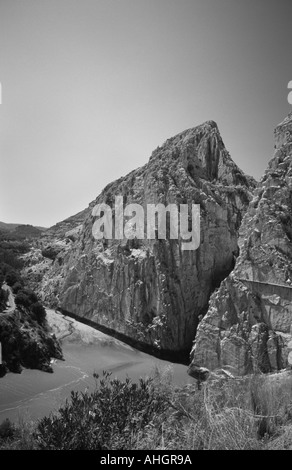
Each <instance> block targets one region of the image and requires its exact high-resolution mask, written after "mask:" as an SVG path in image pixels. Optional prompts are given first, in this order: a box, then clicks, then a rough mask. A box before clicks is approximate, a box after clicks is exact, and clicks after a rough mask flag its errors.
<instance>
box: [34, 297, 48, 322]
mask: <svg viewBox="0 0 292 470" xmlns="http://www.w3.org/2000/svg"><path fill="white" fill-rule="evenodd" d="M31 312H32V313H33V315H34V316H35V318H36V320H37V322H38V323H40V324H42V323H43V322H44V320H45V318H46V310H45V308H44V307H43V306H42V304H41V303H40V302H35V303H34V304H32V306H31Z"/></svg>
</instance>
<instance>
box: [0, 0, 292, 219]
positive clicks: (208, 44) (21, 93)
mask: <svg viewBox="0 0 292 470" xmlns="http://www.w3.org/2000/svg"><path fill="white" fill-rule="evenodd" d="M291 46H292V2H291V0H0V83H1V86H2V103H1V104H0V220H1V221H4V222H10V223H29V224H33V225H38V226H44V227H49V226H51V225H53V224H55V223H56V222H59V221H61V220H63V219H65V218H66V217H69V216H70V215H73V214H75V213H77V212H79V211H80V210H82V209H84V208H85V207H87V206H88V204H89V202H91V201H92V200H94V199H95V198H96V197H97V196H98V194H99V193H100V192H101V190H102V189H103V187H104V186H106V185H107V184H108V183H109V182H111V181H113V180H114V179H117V178H119V177H120V176H123V175H126V174H127V173H128V172H130V171H132V170H133V169H135V168H137V167H140V166H142V165H144V164H145V163H146V162H147V161H148V159H149V157H150V155H151V152H152V151H153V150H154V149H155V148H156V147H158V146H160V145H162V144H163V142H165V140H166V139H167V138H169V137H172V136H173V135H175V134H177V133H179V132H181V131H183V130H185V129H188V128H191V127H195V126H197V125H199V124H201V123H203V122H204V121H206V120H209V119H212V120H214V121H216V122H217V124H218V127H219V130H220V133H221V136H222V138H223V141H224V143H225V146H226V148H227V150H228V151H229V152H230V154H231V157H232V158H233V160H234V161H235V162H236V163H237V165H238V166H239V167H240V168H241V169H242V170H243V171H244V172H246V173H248V174H250V175H252V176H254V177H255V178H257V179H259V178H260V177H261V175H262V174H263V172H264V170H265V168H266V167H267V164H268V162H269V160H270V159H271V158H272V156H273V145H274V144H273V131H274V128H275V126H276V125H277V124H278V123H279V122H281V121H282V120H283V119H284V118H285V117H286V115H287V114H288V113H289V111H291V110H292V108H291V104H289V103H288V100H287V96H288V92H289V90H288V88H287V86H288V82H290V81H291V80H292V60H291V59H292V57H291V55H292V54H291Z"/></svg>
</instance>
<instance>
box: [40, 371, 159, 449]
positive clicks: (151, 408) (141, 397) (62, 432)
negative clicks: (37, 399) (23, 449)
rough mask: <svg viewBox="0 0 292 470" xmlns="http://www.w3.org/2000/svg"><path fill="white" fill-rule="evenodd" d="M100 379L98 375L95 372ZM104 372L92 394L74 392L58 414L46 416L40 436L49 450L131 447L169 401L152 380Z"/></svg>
mask: <svg viewBox="0 0 292 470" xmlns="http://www.w3.org/2000/svg"><path fill="white" fill-rule="evenodd" d="M94 376H95V378H96V379H98V375H94ZM110 376H111V374H110V373H108V372H103V377H102V378H101V379H100V381H99V385H98V386H97V387H96V389H95V391H94V392H93V393H91V394H89V393H87V392H85V393H79V392H71V400H70V401H66V403H65V405H64V406H63V407H62V408H60V409H59V411H58V414H56V415H51V416H50V417H45V418H43V419H42V420H41V421H40V423H39V424H38V427H37V431H36V439H37V442H38V445H39V447H40V448H41V449H47V450H53V449H58V450H73V449H87V450H93V449H96V450H107V449H111V450H114V449H130V448H132V442H133V440H134V439H135V435H136V433H137V432H138V431H139V432H141V431H142V430H143V429H144V428H145V426H146V425H147V424H149V423H150V422H151V421H152V420H153V418H154V417H155V415H156V414H161V413H162V412H163V411H164V410H165V408H166V406H167V402H166V400H165V398H164V397H163V396H159V394H158V393H157V391H156V390H155V388H154V387H153V386H152V380H151V379H145V380H144V379H140V381H139V384H136V383H132V382H131V380H130V379H128V378H127V379H126V380H125V382H121V381H120V380H119V379H117V378H114V379H111V378H110Z"/></svg>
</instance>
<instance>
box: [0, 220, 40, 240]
mask: <svg viewBox="0 0 292 470" xmlns="http://www.w3.org/2000/svg"><path fill="white" fill-rule="evenodd" d="M45 230H46V229H45V228H43V227H34V226H33V225H29V224H7V223H5V222H0V235H1V237H2V238H3V237H5V236H8V235H9V238H11V237H12V238H21V239H24V238H38V237H40V236H41V234H42V233H43V232H44V231H45Z"/></svg>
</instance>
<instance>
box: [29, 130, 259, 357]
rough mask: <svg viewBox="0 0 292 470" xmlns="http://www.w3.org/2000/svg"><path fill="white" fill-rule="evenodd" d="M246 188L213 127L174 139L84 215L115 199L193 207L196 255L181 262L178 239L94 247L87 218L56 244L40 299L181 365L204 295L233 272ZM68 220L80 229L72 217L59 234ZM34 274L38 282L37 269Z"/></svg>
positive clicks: (184, 256)
mask: <svg viewBox="0 0 292 470" xmlns="http://www.w3.org/2000/svg"><path fill="white" fill-rule="evenodd" d="M254 187H255V182H254V180H253V179H252V178H250V177H247V176H246V175H245V174H244V173H243V172H242V171H241V170H240V169H239V168H238V166H237V165H236V164H235V163H234V162H233V161H232V159H231V157H230V155H229V153H228V152H227V150H226V148H225V146H224V143H223V141H222V138H221V136H220V133H219V130H218V127H217V124H216V123H215V122H214V121H207V122H205V123H203V124H202V125H200V126H197V127H195V128H192V129H188V130H185V131H183V132H181V133H179V134H177V135H176V136H174V137H172V138H170V139H168V140H167V141H166V142H165V143H164V144H163V145H162V146H161V147H158V148H157V149H156V150H155V151H154V152H153V153H152V155H151V157H150V159H149V161H148V163H147V164H146V165H144V166H143V167H141V168H138V169H136V170H134V171H132V172H131V173H129V174H128V175H126V176H124V177H121V178H119V179H118V180H116V181H114V182H112V183H110V184H108V185H107V186H106V187H105V188H104V190H103V191H102V192H101V194H100V195H99V196H98V197H97V198H96V200H95V201H94V203H92V204H91V205H90V207H93V205H94V204H98V203H106V204H108V205H110V206H111V207H114V203H115V197H116V196H123V203H124V205H126V204H130V203H138V204H140V205H142V206H143V208H145V209H146V205H147V204H149V203H155V204H157V203H163V204H164V205H165V206H167V205H168V204H169V203H175V204H176V205H179V204H186V203H188V204H192V203H195V204H199V205H200V233H201V234H200V246H199V248H197V249H196V250H190V251H187V252H186V251H183V250H182V240H181V238H180V237H179V238H178V239H168V238H166V239H161V238H159V237H157V238H155V239H147V236H146V231H145V236H144V239H143V238H141V239H140V238H139V239H127V238H124V239H114V238H112V239H106V240H105V239H102V240H96V239H95V238H94V237H93V234H92V228H93V225H94V223H95V217H94V215H93V214H92V210H89V211H88V212H87V214H86V217H85V220H84V222H81V225H79V228H78V231H76V233H75V232H74V236H71V237H70V238H69V241H68V237H67V241H68V243H66V247H65V248H64V249H63V250H62V249H60V247H61V244H60V243H59V242H58V243H59V245H58V247H57V249H56V250H55V256H54V257H51V258H52V259H51V260H49V261H48V262H49V263H50V268H49V270H48V271H47V272H46V273H45V275H43V276H42V278H41V281H40V291H41V293H42V295H43V298H44V299H45V300H46V302H47V303H50V304H51V305H53V306H58V307H60V308H61V309H62V310H63V311H66V312H70V313H71V314H74V315H77V316H79V317H83V318H86V319H89V320H90V321H92V322H94V323H95V324H97V325H100V326H104V327H107V328H110V329H111V331H114V332H115V333H119V334H122V335H123V337H124V338H125V339H126V338H130V339H131V340H132V343H131V344H133V341H135V342H136V346H137V345H138V344H140V345H142V347H143V348H144V350H146V349H145V348H146V347H147V348H148V349H147V350H148V351H150V352H153V351H156V352H157V351H159V352H160V353H163V352H167V354H170V353H171V354H172V358H173V359H174V360H179V359H180V357H182V356H183V357H184V358H187V357H188V354H189V352H190V349H191V345H192V341H193V339H194V337H195V332H196V327H197V324H198V318H199V316H200V315H202V314H204V313H205V312H206V309H207V306H208V300H209V297H210V294H211V293H212V291H213V290H214V288H215V287H216V286H217V285H219V283H220V281H221V280H222V279H223V278H224V277H226V276H227V275H228V274H229V272H230V271H231V270H232V268H233V266H234V259H235V256H236V254H237V252H238V246H237V241H238V229H239V227H240V224H241V221H242V217H243V215H244V213H245V210H246V208H247V206H248V204H249V201H250V200H251V197H252V196H251V194H252V191H253V189H254ZM83 215H84V214H82V217H83ZM75 219H76V222H77V221H78V222H80V220H79V219H80V217H77V218H76V217H75V218H74V217H73V218H71V220H70V219H68V220H67V221H66V223H65V224H61V226H62V227H63V225H64V226H65V227H66V229H67V230H68V229H69V228H70V229H71V228H72V225H71V222H72V220H75ZM69 222H70V223H69ZM62 227H61V228H62ZM62 229H63V228H62ZM54 233H56V230H55V231H54ZM58 233H60V232H58ZM70 233H72V231H71V232H70ZM67 234H68V232H67ZM49 251H50V253H51V252H52V247H51V248H50V250H49ZM47 266H48V264H47ZM33 270H34V271H36V272H38V273H39V270H38V265H35V266H34V267H33ZM29 275H30V276H31V277H33V272H32V273H29ZM149 348H150V349H149Z"/></svg>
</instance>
